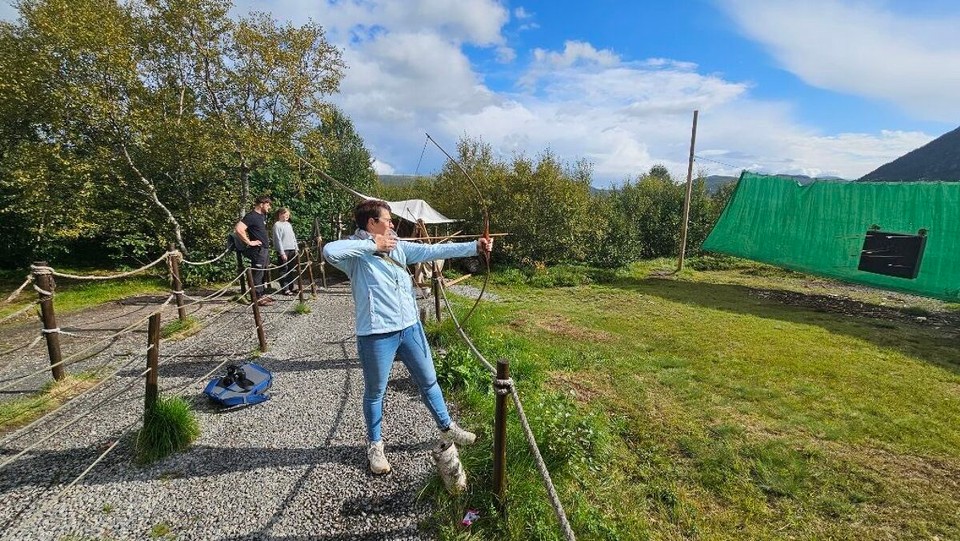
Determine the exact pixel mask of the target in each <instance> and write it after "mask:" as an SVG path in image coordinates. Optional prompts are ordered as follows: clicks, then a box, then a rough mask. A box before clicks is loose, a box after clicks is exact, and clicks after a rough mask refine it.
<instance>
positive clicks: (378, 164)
mask: <svg viewBox="0 0 960 541" xmlns="http://www.w3.org/2000/svg"><path fill="white" fill-rule="evenodd" d="M373 170H374V171H376V172H377V174H378V175H393V174H394V173H396V172H397V171H396V169H394V167H393V166H392V165H390V164H389V163H384V162H382V161H380V160H373Z"/></svg>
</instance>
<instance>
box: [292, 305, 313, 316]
mask: <svg viewBox="0 0 960 541" xmlns="http://www.w3.org/2000/svg"><path fill="white" fill-rule="evenodd" d="M310 311H311V310H310V305H309V304H307V303H305V302H298V303H297V304H295V305H294V306H293V313H295V314H300V315H303V314H309V313H310Z"/></svg>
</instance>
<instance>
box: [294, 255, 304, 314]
mask: <svg viewBox="0 0 960 541" xmlns="http://www.w3.org/2000/svg"><path fill="white" fill-rule="evenodd" d="M294 261H295V262H296V265H297V289H298V290H299V292H298V294H299V296H300V302H301V303H303V302H305V301H304V300H303V267H301V266H300V251H299V250H297V255H296V257H295V258H294Z"/></svg>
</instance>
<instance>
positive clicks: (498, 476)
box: [493, 359, 510, 515]
mask: <svg viewBox="0 0 960 541" xmlns="http://www.w3.org/2000/svg"><path fill="white" fill-rule="evenodd" d="M508 379H510V363H509V362H508V361H507V360H506V359H497V379H496V380H494V382H493V389H494V391H495V392H496V397H497V398H496V400H497V402H496V408H495V410H494V414H493V494H494V496H496V502H495V503H496V506H497V510H498V511H500V514H501V515H502V514H503V512H504V510H506V492H507V396H508V395H509V394H510V384H509V383H504V382H506V381H507V380H508Z"/></svg>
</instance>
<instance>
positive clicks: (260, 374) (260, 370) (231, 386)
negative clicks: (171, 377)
mask: <svg viewBox="0 0 960 541" xmlns="http://www.w3.org/2000/svg"><path fill="white" fill-rule="evenodd" d="M271 383H273V374H271V373H270V371H269V370H267V369H266V368H264V367H262V366H260V365H259V364H254V363H244V364H241V365H235V364H231V365H229V366H227V375H226V376H222V377H221V376H218V377H215V378H213V379H212V380H210V383H208V384H207V387H206V388H205V389H204V390H203V393H204V394H205V395H207V396H209V397H210V399H211V400H213V401H214V402H217V403H218V404H220V405H223V406H227V407H231V406H244V405H252V404H259V403H260V402H264V401H266V400H269V399H270V397H269V396H268V395H266V394H264V393H266V392H267V389H269V388H270V384H271Z"/></svg>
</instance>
